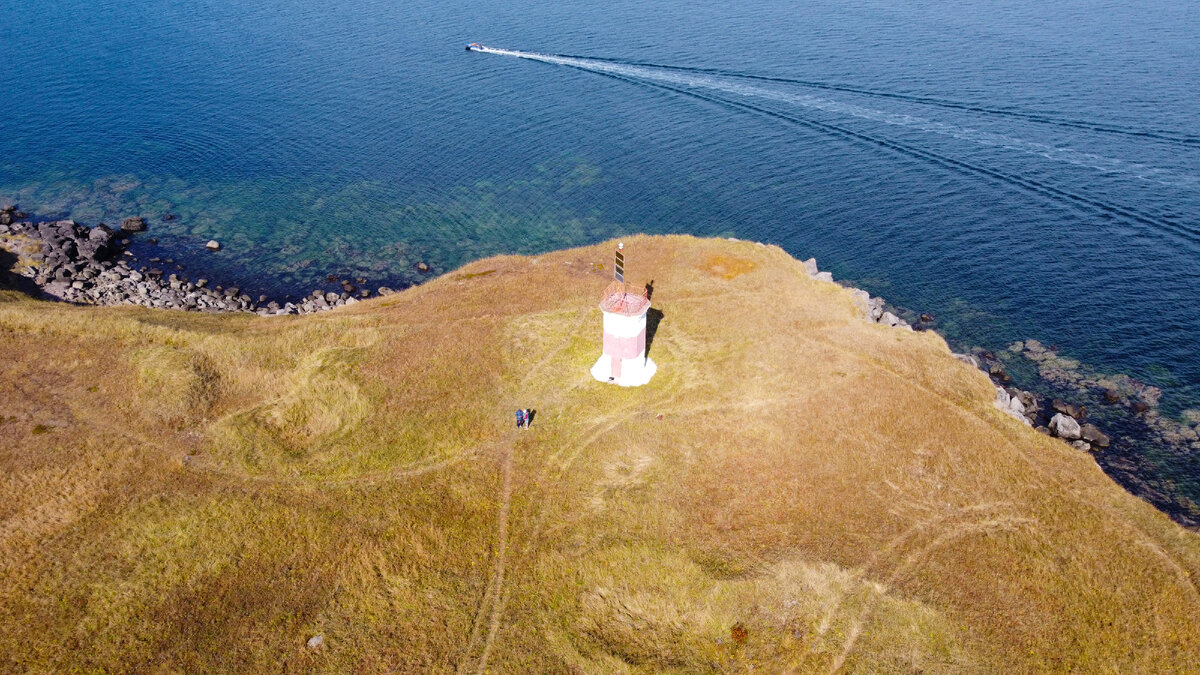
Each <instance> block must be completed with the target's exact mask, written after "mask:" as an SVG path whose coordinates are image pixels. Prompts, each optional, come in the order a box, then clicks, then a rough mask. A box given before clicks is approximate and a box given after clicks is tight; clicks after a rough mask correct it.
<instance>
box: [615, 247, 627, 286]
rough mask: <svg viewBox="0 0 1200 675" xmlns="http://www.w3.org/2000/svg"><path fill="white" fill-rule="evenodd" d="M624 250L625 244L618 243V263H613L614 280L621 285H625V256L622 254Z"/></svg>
mask: <svg viewBox="0 0 1200 675" xmlns="http://www.w3.org/2000/svg"><path fill="white" fill-rule="evenodd" d="M624 250H625V244H624V243H622V242H617V257H616V262H614V263H613V279H615V280H616V281H617V282H618V283H621V284H624V283H625V254H624V253H622V251H624Z"/></svg>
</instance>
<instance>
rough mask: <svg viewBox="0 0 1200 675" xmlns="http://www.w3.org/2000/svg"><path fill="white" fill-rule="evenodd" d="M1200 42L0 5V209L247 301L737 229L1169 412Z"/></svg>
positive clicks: (1138, 5) (1138, 15) (906, 27)
mask: <svg viewBox="0 0 1200 675" xmlns="http://www.w3.org/2000/svg"><path fill="white" fill-rule="evenodd" d="M1197 36H1200V5H1197V3H1195V2H1189V1H1186V0H1142V1H1139V2H1133V1H1132V0H1129V1H1117V0H1089V1H1087V2H1084V1H1082V0H1064V1H1062V2H1056V3H1045V2H1037V1H1036V0H1009V1H1007V2H993V1H987V2H984V1H981V0H964V1H963V2H957V3H917V2H896V1H894V0H836V1H835V0H815V1H813V2H806V3H778V2H762V1H758V0H750V1H747V2H737V3H730V2H706V1H701V2H693V3H678V2H666V1H664V0H640V1H638V2H631V1H617V2H612V1H606V2H572V3H560V2H531V1H517V2H495V1H494V0H476V1H473V2H453V1H451V2H444V1H443V2H431V1H428V0H414V1H409V2H403V3H401V2H383V1H381V0H304V1H298V0H239V1H237V2H234V1H233V0H186V1H179V0H170V1H168V0H125V1H122V2H115V1H110V0H97V1H95V2H88V3H81V2H63V1H61V0H59V1H47V0H40V1H38V2H34V1H33V0H0V92H3V95H4V101H5V103H4V104H3V105H0V199H3V200H5V201H16V202H17V203H19V204H20V205H21V206H22V207H23V208H25V209H26V210H28V211H31V212H33V213H34V214H35V215H37V216H42V217H56V216H64V217H73V218H75V219H76V220H79V221H80V222H86V223H94V222H97V221H101V220H107V221H109V222H113V221H114V220H115V219H119V218H120V217H121V216H126V215H135V214H137V215H145V216H148V217H149V219H150V220H151V227H152V232H151V233H150V235H152V236H155V237H157V238H158V239H159V241H160V243H159V244H158V245H157V246H150V245H149V244H147V243H145V237H143V238H142V239H141V240H139V243H138V244H137V245H136V246H137V248H138V251H139V253H142V254H144V255H145V254H151V253H152V252H153V251H162V253H161V254H160V255H164V256H168V255H169V256H173V257H174V258H176V259H178V260H180V261H181V262H182V263H183V264H184V265H185V266H195V267H198V268H200V267H202V268H203V269H204V270H205V271H206V272H208V273H210V275H213V276H217V275H221V276H220V278H222V279H227V280H229V281H232V282H236V283H238V284H239V285H241V286H242V287H243V288H246V289H248V290H250V291H253V292H259V291H263V292H268V293H273V294H279V295H282V294H287V293H291V294H302V293H305V292H307V291H308V290H310V289H312V288H313V287H315V286H317V285H320V284H322V283H324V280H325V277H326V275H328V274H331V273H333V274H338V275H343V276H345V275H353V276H356V277H357V276H365V277H367V278H368V279H369V280H370V282H369V284H370V285H372V286H374V285H376V284H382V283H389V284H400V283H406V282H410V281H415V280H418V279H419V278H420V277H419V275H418V274H417V273H416V272H415V271H414V270H413V267H414V265H415V264H416V263H417V262H418V261H426V262H428V263H430V264H431V265H433V267H434V269H435V270H437V271H444V270H447V269H451V268H453V267H455V266H457V265H460V264H462V263H464V262H466V261H469V260H472V259H475V258H478V257H481V256H486V255H491V254H495V253H511V252H520V253H536V252H538V251H544V250H549V249H554V248H560V247H565V246H571V245H577V244H585V243H589V242H595V241H598V240H602V239H606V238H609V237H612V236H619V235H621V234H623V233H630V232H639V231H642V232H656V233H657V232H688V233H693V234H697V235H719V236H733V237H739V238H745V239H755V240H760V241H764V242H768V243H773V244H778V245H780V246H782V247H784V248H785V249H787V250H788V251H790V252H792V253H793V254H794V255H796V256H798V257H801V258H806V257H809V256H815V257H816V258H817V260H818V261H819V263H820V264H821V266H822V268H823V269H829V270H831V271H832V272H833V273H834V275H835V277H837V278H838V279H843V280H847V281H849V282H850V283H852V284H854V285H857V286H860V287H862V288H865V289H867V290H869V291H870V292H871V293H872V294H878V295H882V296H884V297H885V298H887V299H888V300H889V301H890V302H892V303H894V304H895V305H897V306H900V307H905V308H910V309H913V310H916V311H927V312H931V313H933V314H935V315H936V316H937V318H938V321H937V328H938V330H939V331H941V332H942V333H943V334H944V335H946V336H947V338H948V339H949V340H950V341H951V343H952V345H954V346H956V347H959V348H964V347H966V346H979V347H984V348H988V349H991V350H994V351H997V352H999V351H1001V350H1003V349H1004V347H1005V346H1006V345H1008V344H1010V343H1012V342H1013V341H1016V340H1025V339H1030V338H1032V339H1037V340H1040V341H1041V342H1043V343H1045V344H1048V345H1054V346H1056V347H1057V349H1058V354H1060V355H1062V356H1064V357H1066V358H1069V359H1073V360H1076V361H1078V362H1080V363H1081V364H1084V367H1085V368H1086V369H1088V371H1089V372H1094V373H1099V374H1101V375H1105V374H1107V375H1114V374H1124V375H1128V376H1130V377H1132V378H1136V379H1137V380H1139V381H1141V382H1145V383H1148V384H1151V385H1154V386H1156V387H1159V388H1161V389H1162V391H1163V395H1162V399H1161V403H1160V409H1161V412H1162V413H1163V414H1164V415H1165V416H1166V417H1168V418H1174V419H1176V420H1180V419H1183V417H1182V416H1184V415H1185V414H1186V411H1187V410H1188V409H1197V408H1200V359H1198V358H1197V357H1196V355H1197V353H1198V351H1200V311H1198V310H1197V303H1196V296H1197V292H1198V291H1200V49H1198V48H1197V46H1196V44H1197ZM471 41H479V42H482V43H484V44H485V45H488V46H490V47H496V48H498V49H499V50H511V51H507V52H505V51H497V52H493V53H470V52H466V51H465V50H464V49H463V46H464V45H465V44H466V43H467V42H471ZM167 213H171V214H176V215H177V216H178V218H177V219H175V220H172V221H170V222H164V221H161V220H160V219H159V218H158V217H159V216H161V215H164V214H167ZM150 235H148V236H150ZM210 238H216V239H218V240H220V241H221V242H222V243H223V244H224V245H225V250H223V251H222V252H220V253H218V254H212V255H209V254H204V253H203V252H202V251H201V248H202V245H203V242H204V241H207V240H208V239H210ZM636 265H637V257H636V252H635V251H631V252H630V268H631V272H634V273H635V275H636ZM660 292H662V293H664V294H665V293H666V291H665V289H660ZM1013 371H1014V373H1016V375H1017V379H1018V382H1019V383H1020V384H1022V385H1024V386H1034V385H1035V384H1036V383H1035V382H1034V381H1033V379H1034V378H1033V377H1032V375H1031V373H1032V370H1031V369H1029V368H1023V367H1022V365H1021V364H1020V363H1018V362H1016V361H1014V363H1013ZM1101 420H1103V421H1106V422H1107V424H1108V425H1109V427H1110V428H1116V429H1118V430H1120V431H1121V432H1122V434H1121V435H1122V439H1123V440H1122V441H1121V443H1119V444H1118V446H1119V447H1117V448H1114V451H1113V453H1111V454H1110V456H1109V458H1108V459H1103V458H1102V460H1101V463H1102V465H1104V466H1105V468H1106V469H1109V470H1110V473H1112V474H1113V475H1114V476H1115V477H1117V478H1118V480H1121V481H1122V482H1123V483H1125V484H1126V485H1129V486H1130V487H1131V489H1134V490H1135V491H1139V490H1140V489H1141V488H1144V487H1146V486H1147V485H1153V490H1152V492H1154V493H1155V494H1156V496H1155V497H1154V498H1153V501H1155V503H1156V504H1158V505H1159V506H1161V507H1163V508H1165V509H1166V510H1168V511H1171V512H1172V513H1173V514H1174V515H1177V516H1180V517H1181V518H1183V519H1185V520H1186V519H1187V518H1188V517H1193V518H1195V517H1200V507H1197V506H1196V503H1197V502H1200V452H1196V451H1192V450H1188V449H1187V448H1186V447H1185V446H1179V447H1170V448H1168V447H1165V446H1163V445H1162V444H1160V443H1158V442H1157V441H1156V440H1155V439H1156V438H1157V437H1156V436H1154V435H1153V434H1151V433H1148V432H1146V430H1145V429H1143V428H1142V426H1141V425H1140V423H1139V422H1137V421H1136V420H1131V419H1127V418H1123V417H1121V416H1120V415H1118V414H1116V413H1112V414H1109V415H1108V416H1107V417H1105V416H1104V415H1101ZM1185 445H1186V444H1185ZM1189 514H1191V515H1190V516H1189ZM1195 522H1200V520H1196V521H1195Z"/></svg>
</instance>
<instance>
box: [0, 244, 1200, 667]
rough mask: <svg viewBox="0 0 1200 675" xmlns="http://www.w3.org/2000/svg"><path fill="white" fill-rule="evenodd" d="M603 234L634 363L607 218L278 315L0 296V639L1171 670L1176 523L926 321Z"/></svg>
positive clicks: (540, 658)
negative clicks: (319, 640)
mask: <svg viewBox="0 0 1200 675" xmlns="http://www.w3.org/2000/svg"><path fill="white" fill-rule="evenodd" d="M626 243H627V251H628V255H629V259H630V267H631V272H634V273H636V274H637V275H638V277H639V279H640V280H642V281H649V280H651V279H653V280H654V288H655V294H654V304H655V306H656V307H657V308H659V309H660V310H661V311H662V312H663V318H662V321H661V323H660V324H659V327H658V331H657V334H656V335H655V337H654V340H653V343H652V346H651V356H652V357H653V358H654V359H655V361H656V362H657V363H658V364H659V371H658V374H657V375H656V377H655V378H654V380H653V381H652V382H651V383H650V384H649V385H647V386H645V387H641V388H638V389H622V388H619V387H613V386H607V385H602V384H599V383H597V382H595V381H593V380H592V379H591V377H590V375H589V374H588V368H589V367H590V366H591V364H592V363H593V362H594V360H595V359H596V358H597V356H598V355H599V351H600V314H599V311H598V309H597V308H596V303H597V301H598V299H599V298H598V293H599V291H600V290H601V289H603V288H604V286H605V284H606V282H607V280H608V276H609V274H610V271H609V269H608V268H606V267H603V266H602V265H603V264H605V263H608V262H609V255H610V250H611V246H610V245H607V244H606V245H603V246H597V247H592V248H585V249H575V250H569V251H563V252H559V253H553V254H547V255H543V256H539V257H536V258H525V257H500V258H490V259H487V260H482V261H479V262H476V263H472V264H470V265H468V266H466V267H465V268H463V269H460V270H458V271H456V272H453V273H450V274H447V275H445V276H443V277H441V278H439V279H436V280H434V281H431V282H430V283H428V284H425V285H423V286H420V287H416V288H412V289H409V290H408V291H405V292H403V293H400V294H397V295H393V296H389V297H384V298H379V299H375V300H371V301H367V302H364V303H361V304H359V305H356V306H354V307H352V308H345V309H341V310H338V311H336V312H330V313H326V314H321V315H314V316H307V317H277V318H271V319H261V318H258V317H253V316H239V315H198V314H189V313H182V312H163V311H154V310H148V309H142V308H127V309H126V308H90V307H74V306H68V305H63V304H49V303H44V302H37V301H34V300H30V299H28V298H26V297H24V296H21V295H19V294H17V293H15V292H0V354H2V355H3V357H2V358H0V401H2V402H3V403H2V407H0V422H3V424H0V468H2V469H3V471H2V472H0V496H2V497H3V498H2V499H0V589H2V590H0V624H2V625H4V626H5V629H4V630H3V631H0V664H4V669H5V670H21V671H24V670H31V671H64V670H84V671H133V670H136V671H156V672H157V671H195V672H200V671H206V672H220V671H228V670H246V671H260V670H268V669H269V670H280V669H282V670H288V671H296V670H314V671H327V672H351V671H357V672H374V671H383V670H398V671H404V672H411V671H435V672H449V671H455V670H457V671H460V672H484V671H491V672H526V671H574V672H595V673H608V672H624V671H628V672H650V671H680V672H683V671H696V670H712V669H715V670H731V671H742V670H745V669H746V668H748V667H750V666H751V665H757V666H758V667H760V668H766V669H767V670H769V671H782V670H798V671H805V672H807V671H818V672H826V671H833V670H837V669H839V668H845V669H847V670H853V671H861V672H878V671H913V670H927V671H964V670H966V671H976V670H1001V669H1004V670H1016V671H1030V670H1047V669H1048V670H1069V669H1076V670H1079V669H1084V670H1100V671H1117V672H1133V671H1151V670H1153V671H1162V670H1180V671H1183V670H1187V669H1188V668H1190V667H1194V664H1196V663H1200V623H1198V622H1197V621H1196V617H1197V616H1200V595H1198V591H1197V583H1196V579H1197V575H1200V538H1198V537H1197V536H1196V535H1195V534H1193V533H1191V532H1188V531H1185V530H1183V529H1182V528H1180V527H1179V526H1177V525H1176V524H1174V523H1172V522H1171V521H1170V520H1168V519H1167V518H1166V517H1165V516H1164V515H1162V514H1160V513H1159V512H1157V511H1155V510H1154V509H1152V508H1151V507H1150V506H1148V505H1147V504H1145V503H1144V502H1142V501H1140V500H1138V499H1137V498H1135V497H1133V496H1131V495H1129V494H1128V493H1126V492H1125V491H1124V490H1122V489H1121V488H1119V487H1118V486H1116V485H1115V484H1114V483H1113V482H1112V481H1111V480H1110V479H1109V478H1108V477H1107V476H1105V475H1104V474H1103V473H1102V472H1101V470H1100V469H1099V468H1098V467H1097V466H1096V464H1095V462H1094V461H1093V460H1092V459H1091V457H1090V456H1088V455H1086V454H1084V453H1080V452H1078V451H1075V450H1072V449H1071V448H1069V447H1068V446H1067V445H1066V444H1064V443H1062V442H1061V441H1058V440H1055V439H1051V438H1048V437H1045V436H1041V435H1040V434H1038V433H1036V432H1034V431H1033V430H1031V429H1029V428H1027V427H1025V426H1023V425H1022V424H1020V423H1019V422H1017V421H1015V420H1013V419H1012V418H1010V417H1008V416H1006V415H1004V414H1003V413H1001V412H1000V411H999V410H996V409H995V408H993V407H992V405H991V402H992V400H993V398H994V393H995V392H994V389H993V387H992V385H991V384H990V383H989V381H988V379H987V377H986V376H985V375H984V374H983V373H981V372H979V371H977V370H974V369H972V368H970V367H969V366H967V365H964V364H962V363H959V362H958V361H955V360H954V359H952V358H951V357H950V355H949V352H948V350H947V348H946V345H945V344H944V342H943V341H942V340H941V339H940V338H939V337H938V336H937V335H935V334H932V333H912V332H908V331H901V330H895V329H889V328H887V327H885V326H882V325H877V324H869V323H867V322H865V321H863V320H862V319H861V318H860V316H859V311H858V310H857V309H856V308H855V307H854V305H853V303H852V301H851V298H850V295H849V293H848V292H847V291H846V290H845V289H842V288H839V287H837V286H835V285H832V284H828V283H823V282H820V281H816V280H813V279H810V278H809V277H808V275H807V274H806V273H805V272H804V269H803V266H802V265H801V264H800V263H798V262H797V261H796V260H794V259H792V258H791V257H789V256H788V255H787V254H786V253H784V252H783V251H781V250H780V249H777V248H774V247H764V246H761V245H756V244H752V243H746V242H729V241H718V240H699V239H694V238H690V237H636V238H633V239H631V240H626ZM518 407H532V408H535V409H537V411H538V413H537V416H536V417H535V420H534V427H533V429H531V430H529V431H517V430H516V429H514V428H513V422H514V420H513V416H512V410H513V409H515V408H518ZM314 635H321V636H323V638H324V645H323V646H321V647H319V648H316V649H309V648H308V647H306V646H305V643H306V641H307V640H308V639H309V638H310V637H311V636H314Z"/></svg>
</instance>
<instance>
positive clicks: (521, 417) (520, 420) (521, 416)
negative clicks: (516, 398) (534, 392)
mask: <svg viewBox="0 0 1200 675" xmlns="http://www.w3.org/2000/svg"><path fill="white" fill-rule="evenodd" d="M523 426H525V411H524V410H518V411H517V428H518V429H520V428H521V427H523Z"/></svg>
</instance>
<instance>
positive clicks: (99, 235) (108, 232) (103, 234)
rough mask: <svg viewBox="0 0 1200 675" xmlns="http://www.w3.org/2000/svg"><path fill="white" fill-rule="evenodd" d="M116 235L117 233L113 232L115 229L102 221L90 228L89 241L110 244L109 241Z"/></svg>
mask: <svg viewBox="0 0 1200 675" xmlns="http://www.w3.org/2000/svg"><path fill="white" fill-rule="evenodd" d="M116 236H117V233H116V232H113V229H112V228H111V227H109V226H107V225H105V224H104V223H100V224H99V225H97V226H95V227H93V228H92V229H90V230H88V236H87V238H88V240H89V241H95V242H102V243H105V244H108V243H110V242H112V240H113V238H114V237H116Z"/></svg>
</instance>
